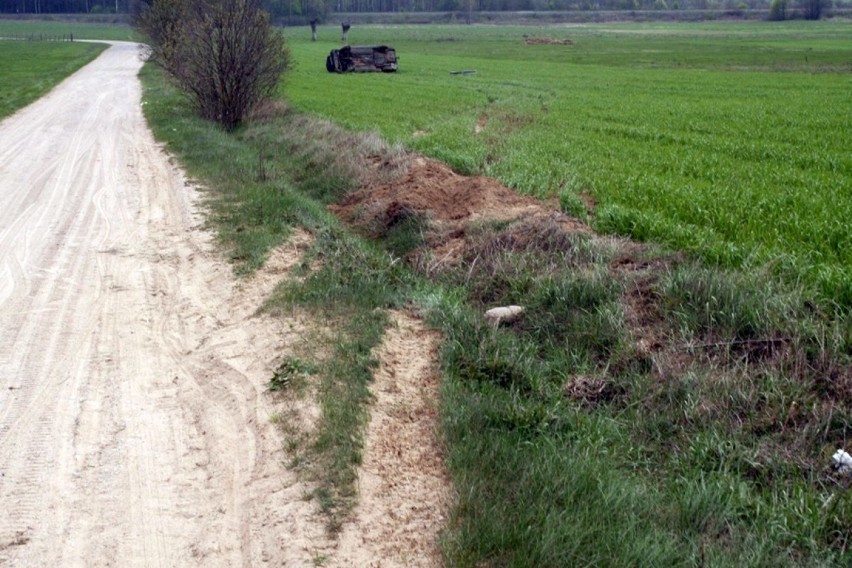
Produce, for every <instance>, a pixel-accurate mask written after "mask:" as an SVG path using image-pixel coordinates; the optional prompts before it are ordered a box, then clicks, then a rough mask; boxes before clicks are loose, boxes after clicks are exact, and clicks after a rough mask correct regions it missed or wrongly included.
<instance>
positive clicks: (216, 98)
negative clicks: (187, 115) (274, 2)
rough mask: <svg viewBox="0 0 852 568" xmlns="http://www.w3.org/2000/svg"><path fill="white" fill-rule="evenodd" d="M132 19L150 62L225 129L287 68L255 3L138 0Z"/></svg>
mask: <svg viewBox="0 0 852 568" xmlns="http://www.w3.org/2000/svg"><path fill="white" fill-rule="evenodd" d="M134 20H135V23H136V26H137V28H139V29H140V30H141V31H142V32H143V33H144V34H145V35H146V36H147V37H148V39H149V41H150V43H151V57H152V59H153V61H154V62H156V63H158V64H160V65H162V67H163V68H164V69H165V70H166V71H167V72H168V73H169V74H170V75H171V76H172V77H173V78H174V79H175V81H176V82H177V83H178V85H179V86H180V87H181V89H183V90H184V91H185V92H186V93H187V94H188V95H189V96H190V98H191V100H192V101H193V104H194V105H195V106H196V109H197V110H198V113H199V114H200V115H201V116H203V117H204V118H207V119H210V120H214V121H216V122H219V123H221V124H222V125H223V126H225V127H226V128H233V127H234V126H236V125H237V124H239V123H240V122H241V121H242V120H243V118H244V117H245V115H246V113H248V112H249V110H251V108H252V107H253V106H254V105H255V104H257V103H258V102H260V101H261V100H262V99H264V98H266V97H269V96H271V95H272V94H273V93H274V92H275V90H276V89H277V87H278V82H279V80H280V77H281V74H282V73H283V72H284V71H285V70H286V69H287V66H288V63H289V52H288V50H287V49H286V47H285V46H284V39H283V37H282V36H281V35H280V34H279V33H277V32H275V31H274V30H273V29H272V27H271V26H270V25H269V15H268V14H267V13H266V12H263V11H262V10H261V9H260V2H259V0H142V2H141V3H140V6H139V9H138V11H137V14H136V16H135V18H134Z"/></svg>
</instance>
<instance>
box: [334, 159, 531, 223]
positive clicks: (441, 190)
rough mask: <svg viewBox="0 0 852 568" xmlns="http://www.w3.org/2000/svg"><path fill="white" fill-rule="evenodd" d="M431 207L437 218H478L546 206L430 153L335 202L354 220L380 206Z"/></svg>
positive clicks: (340, 211)
mask: <svg viewBox="0 0 852 568" xmlns="http://www.w3.org/2000/svg"><path fill="white" fill-rule="evenodd" d="M403 208H404V209H408V210H412V211H417V212H428V213H429V214H430V217H431V218H432V219H433V220H435V221H456V220H461V219H468V220H470V219H474V218H477V217H488V218H512V217H515V216H517V215H518V214H520V213H522V212H525V211H529V212H535V211H540V210H541V209H542V206H541V202H540V201H538V200H536V199H533V198H530V197H524V196H521V195H518V194H517V193H515V192H514V191H512V190H511V189H508V188H506V187H504V186H503V185H501V184H500V183H499V182H497V181H496V180H494V179H491V178H487V177H467V176H463V175H459V174H457V173H455V172H454V171H452V170H451V169H450V168H449V166H447V165H446V164H443V163H441V162H438V161H435V160H431V159H428V158H423V157H418V158H416V159H415V160H414V161H413V163H412V165H411V167H410V168H409V170H408V172H407V173H406V174H405V175H403V176H400V177H398V178H397V179H395V180H393V181H391V182H389V183H384V184H371V185H367V186H365V187H362V188H361V189H359V190H358V191H356V192H354V193H352V194H350V195H348V196H347V197H346V198H345V199H344V200H343V201H342V202H341V203H340V204H339V205H336V206H333V207H332V211H334V212H335V213H336V214H337V215H338V216H340V217H342V218H344V219H346V220H349V221H355V220H357V219H363V218H364V215H365V214H367V215H368V216H372V214H374V213H375V212H376V211H377V210H384V211H391V212H393V211H395V210H400V209H403Z"/></svg>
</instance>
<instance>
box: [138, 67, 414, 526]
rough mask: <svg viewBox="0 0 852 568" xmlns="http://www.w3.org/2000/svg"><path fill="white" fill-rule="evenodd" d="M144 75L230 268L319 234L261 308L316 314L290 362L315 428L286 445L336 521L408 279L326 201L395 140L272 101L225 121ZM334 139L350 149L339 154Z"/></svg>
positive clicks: (350, 494)
mask: <svg viewBox="0 0 852 568" xmlns="http://www.w3.org/2000/svg"><path fill="white" fill-rule="evenodd" d="M142 79H143V83H144V85H145V95H144V96H145V101H146V106H145V112H146V117H147V119H148V121H149V123H150V124H151V125H152V128H153V129H154V132H155V134H156V136H157V137H158V138H159V139H160V140H162V141H164V142H166V144H167V147H168V149H169V151H171V152H173V153H174V154H175V155H177V156H178V157H179V158H180V160H181V162H182V163H183V164H184V165H185V166H186V167H187V169H188V171H189V172H190V174H191V175H192V176H193V177H195V178H196V179H198V180H200V181H201V183H203V185H204V186H205V187H206V188H208V189H207V190H206V197H207V199H206V203H207V205H208V207H209V216H208V218H209V221H210V225H211V226H212V227H213V228H214V229H215V230H216V231H217V233H218V235H219V239H220V241H221V243H222V246H223V248H224V249H225V250H226V251H227V254H228V256H229V257H230V259H231V261H232V262H233V263H234V266H235V270H236V272H237V273H238V274H247V273H250V272H252V271H253V270H255V269H257V268H258V267H259V266H261V265H262V264H263V262H264V260H265V259H266V256H267V254H268V253H269V251H270V249H271V248H272V247H274V246H276V245H278V244H281V243H282V242H283V241H284V240H285V239H286V238H287V236H288V235H289V234H290V232H291V230H292V228H293V227H301V228H304V229H307V230H309V231H310V232H312V233H313V234H314V236H315V244H314V245H313V247H312V249H311V251H310V252H309V253H308V258H306V260H305V266H317V268H316V269H315V270H311V271H308V270H307V268H306V269H305V273H304V274H303V276H304V279H302V280H299V281H297V282H294V283H292V284H289V285H286V286H283V287H281V288H279V289H278V290H277V291H276V292H275V294H274V295H273V296H272V297H271V298H270V299H269V300H268V302H267V305H266V306H265V307H264V308H263V309H265V310H267V311H269V312H270V313H273V314H286V313H290V311H291V310H292V309H293V307H294V306H298V307H300V308H304V309H307V310H308V311H309V312H310V313H312V314H313V315H314V316H315V317H316V318H317V320H318V321H322V322H323V326H322V327H323V328H324V330H325V331H324V335H323V337H324V344H323V345H317V346H315V353H310V350H308V353H306V354H305V357H306V360H305V361H300V362H297V364H295V365H296V367H294V368H297V371H298V369H299V368H302V367H305V366H307V367H309V368H310V369H311V370H312V371H313V374H315V375H317V376H318V377H319V385H318V388H317V392H318V398H319V405H320V407H321V411H322V416H321V419H320V424H319V425H318V428H317V434H316V436H315V437H313V438H311V439H310V440H308V441H307V442H306V443H301V442H302V441H301V440H295V438H294V444H293V445H294V446H298V447H293V448H292V449H294V450H297V452H298V454H299V455H298V457H297V460H298V462H299V463H300V467H301V468H302V469H303V470H304V471H305V472H306V474H308V475H309V476H310V477H311V478H313V479H314V480H315V481H316V482H317V489H316V493H315V497H316V498H317V499H318V500H319V502H320V503H321V505H322V507H323V510H324V511H325V512H326V513H327V514H328V519H329V524H330V527H331V528H332V529H335V528H337V527H338V526H339V524H340V522H341V520H342V519H343V517H344V516H345V514H346V512H347V511H348V510H349V507H350V506H351V505H352V503H353V502H354V498H355V486H354V483H355V480H356V477H357V473H356V469H355V468H356V467H357V466H358V464H359V463H360V459H361V447H362V435H361V434H362V430H363V427H364V425H365V423H366V422H365V421H366V418H367V413H366V412H367V411H366V403H367V401H368V400H369V397H370V393H369V390H368V384H369V382H370V379H371V377H372V370H373V368H374V367H375V365H376V361H375V360H374V358H373V357H372V354H371V352H372V349H373V347H375V346H376V345H378V343H379V342H380V341H381V337H382V334H383V332H384V328H385V325H386V323H387V321H386V318H385V315H384V311H383V308H389V307H393V306H397V305H398V304H400V303H401V302H402V301H404V299H405V298H406V291H407V289H408V284H409V283H408V276H407V274H406V273H405V272H404V271H402V270H401V267H400V266H399V265H396V266H395V265H394V263H393V262H392V259H391V258H390V257H389V256H388V255H386V254H384V253H383V252H382V251H381V250H380V249H378V248H376V247H375V246H373V245H371V244H369V243H366V242H364V241H362V240H360V239H357V238H355V237H353V236H352V235H350V234H349V233H348V232H347V231H345V230H344V229H343V228H341V227H340V225H339V224H338V222H337V220H336V218H334V217H333V216H331V215H330V214H329V213H327V212H326V210H325V205H326V204H327V203H330V202H332V201H334V200H335V199H337V198H339V197H340V196H341V195H343V194H344V193H345V192H346V191H349V190H351V189H353V183H357V180H358V179H359V177H361V175H362V172H360V171H359V169H358V161H359V159H363V158H364V157H365V156H367V155H370V154H373V153H375V152H377V151H380V150H381V151H384V152H388V151H389V152H391V153H393V150H392V149H388V148H386V147H385V146H384V145H383V143H381V141H380V140H377V139H375V138H371V137H364V136H358V135H351V134H346V133H343V132H340V131H337V132H336V135H335V136H332V135H331V129H332V125H330V124H329V123H324V122H322V121H318V120H310V119H305V118H304V117H301V116H298V115H295V114H292V113H287V112H286V111H284V110H283V109H282V108H281V107H276V106H272V107H269V108H267V109H263V110H262V111H261V114H259V115H256V116H255V117H254V120H253V121H252V123H251V124H250V125H249V126H247V127H245V128H243V129H241V130H238V131H237V132H235V133H227V132H225V131H223V130H221V129H219V128H218V127H216V126H215V125H213V124H211V123H208V122H205V121H202V120H200V119H197V118H195V117H194V116H193V115H192V111H191V108H190V107H189V106H188V105H187V104H186V102H185V101H184V100H183V99H182V98H181V97H180V96H179V95H178V94H177V93H176V92H175V90H174V89H173V88H172V87H171V86H170V85H169V84H167V83H166V82H165V81H164V80H163V77H162V76H161V74H160V73H159V71H158V70H156V69H153V68H151V67H150V66H146V67H145V68H144V69H143V72H142ZM340 146H343V147H346V148H348V149H349V152H350V153H348V154H340V153H337V154H336V155H335V153H334V152H333V149H334V148H335V147H340ZM284 371H293V369H284ZM291 374H292V373H291ZM284 378H285V379H286V378H287V377H284ZM271 379H272V377H271ZM285 384H286V381H282V380H281V378H278V379H277V382H276V383H275V385H276V388H280V387H281V386H283V385H285ZM297 437H298V436H296V438H297Z"/></svg>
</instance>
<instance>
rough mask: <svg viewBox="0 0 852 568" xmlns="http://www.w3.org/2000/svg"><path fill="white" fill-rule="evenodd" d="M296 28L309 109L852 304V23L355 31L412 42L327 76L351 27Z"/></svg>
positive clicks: (601, 220)
mask: <svg viewBox="0 0 852 568" xmlns="http://www.w3.org/2000/svg"><path fill="white" fill-rule="evenodd" d="M285 33H286V36H287V40H288V43H289V46H290V48H291V50H292V52H293V56H294V57H293V59H294V62H295V68H294V69H293V71H292V72H291V73H289V74H288V76H287V79H286V82H285V84H284V86H283V88H282V90H283V94H284V96H285V97H286V98H287V100H288V101H289V102H290V103H291V104H292V105H293V106H295V107H296V108H298V109H300V110H304V111H309V112H312V113H316V114H318V115H321V116H324V117H328V118H330V119H333V120H334V121H336V122H338V123H341V124H343V125H345V126H347V127H350V128H353V129H358V130H377V131H379V132H381V133H382V134H383V135H384V136H386V137H387V138H388V139H390V140H391V141H400V142H403V143H404V144H406V145H407V146H409V147H411V148H414V149H416V150H418V151H421V152H424V153H426V154H429V155H432V156H435V157H437V158H440V159H442V160H445V161H447V162H448V163H450V164H451V165H452V166H453V167H454V168H456V169H457V170H459V171H462V172H466V173H482V174H486V175H490V176H494V177H497V178H499V179H501V180H502V181H503V182H505V183H506V184H507V185H509V186H511V187H515V188H517V189H518V190H520V191H522V192H525V193H529V194H533V195H538V196H542V197H549V196H558V197H559V198H560V201H561V203H562V205H563V207H564V208H565V209H566V210H567V211H569V212H573V213H576V214H580V215H584V214H585V211H586V207H587V204H594V214H593V217H592V222H593V224H594V226H596V228H598V229H600V230H602V231H606V232H614V233H620V234H629V235H631V236H633V237H635V238H639V239H644V240H655V241H660V242H663V243H665V244H667V245H669V246H672V247H675V248H678V249H685V250H688V251H691V252H694V253H696V254H698V255H700V256H701V257H702V258H704V259H705V260H706V261H707V262H708V263H710V264H719V265H722V266H745V267H750V266H754V267H757V266H760V267H766V266H768V267H769V268H770V269H771V270H772V271H773V272H774V273H776V274H779V275H781V276H782V277H784V278H786V279H790V280H801V281H803V282H804V283H805V284H806V285H808V286H810V287H812V288H813V290H814V292H815V293H817V294H819V295H821V296H822V298H823V299H827V300H829V301H835V302H838V303H839V304H840V305H841V307H848V306H850V305H852V229H850V222H849V219H851V218H852V151H850V150H852V23H850V22H848V21H832V22H816V23H806V22H785V23H769V22H749V23H742V22H736V23H734V22H711V23H700V24H683V23H679V24H668V23H666V24H606V25H562V26H551V27H516V26H505V27H496V26H494V27H492V26H463V25H459V26H421V27H418V26H370V27H367V26H355V27H353V29H352V30H351V31H350V34H349V40H350V42H351V43H352V44H389V45H392V46H393V47H395V48H396V49H397V52H398V54H399V56H400V70H399V72H398V73H396V74H386V75H379V74H361V75H333V74H329V73H327V72H326V71H325V68H324V61H325V56H326V55H327V53H328V51H329V50H330V49H332V48H334V47H338V46H339V45H340V42H339V39H340V29H339V27H332V26H328V27H321V28H320V30H319V39H320V41H318V42H316V43H312V42H310V32H309V30H308V28H289V29H287V30H285ZM525 36H530V37H551V38H557V39H571V40H572V41H573V42H574V44H573V45H567V46H566V45H525V43H524V38H525ZM460 70H475V71H476V73H475V74H472V75H453V74H451V73H450V72H451V71H460Z"/></svg>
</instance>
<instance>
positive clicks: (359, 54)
mask: <svg viewBox="0 0 852 568" xmlns="http://www.w3.org/2000/svg"><path fill="white" fill-rule="evenodd" d="M325 68H326V69H328V72H329V73H346V72H347V71H356V72H357V71H383V72H385V73H390V72H393V71H396V69H397V59H396V51H395V50H394V48H392V47H388V46H386V45H377V46H355V45H347V46H346V47H341V48H340V49H332V50H331V53H329V54H328V57H327V58H326V60H325Z"/></svg>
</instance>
